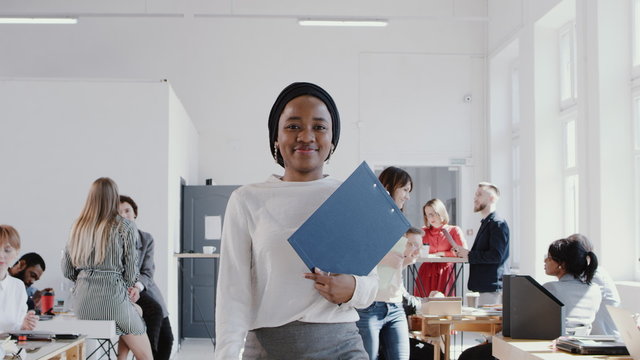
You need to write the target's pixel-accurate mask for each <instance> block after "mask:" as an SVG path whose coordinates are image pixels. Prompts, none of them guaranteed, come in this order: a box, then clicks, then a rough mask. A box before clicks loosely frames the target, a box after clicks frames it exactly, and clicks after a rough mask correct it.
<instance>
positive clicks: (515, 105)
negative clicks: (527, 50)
mask: <svg viewBox="0 0 640 360" xmlns="http://www.w3.org/2000/svg"><path fill="white" fill-rule="evenodd" d="M639 1H640V0H639ZM511 126H512V131H514V132H516V131H518V129H519V127H520V72H519V70H518V64H517V63H513V64H512V65H511Z"/></svg>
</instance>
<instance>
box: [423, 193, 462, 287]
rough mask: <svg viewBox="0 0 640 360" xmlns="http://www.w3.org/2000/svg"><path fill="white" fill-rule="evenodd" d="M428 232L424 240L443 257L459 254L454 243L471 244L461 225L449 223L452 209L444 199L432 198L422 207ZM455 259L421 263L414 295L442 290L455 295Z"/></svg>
mask: <svg viewBox="0 0 640 360" xmlns="http://www.w3.org/2000/svg"><path fill="white" fill-rule="evenodd" d="M422 211H423V215H424V225H425V227H424V232H425V235H424V237H423V238H422V243H423V244H425V245H429V253H430V254H433V255H435V256H441V257H456V254H455V253H454V252H453V249H452V248H453V246H452V244H451V242H452V241H454V242H455V243H456V244H458V246H461V247H463V248H466V247H467V242H466V241H465V239H464V236H463V235H462V230H460V228H459V227H457V226H453V225H449V213H447V208H446V207H445V206H444V204H443V203H442V201H441V200H439V199H431V200H429V201H427V203H426V204H425V205H424V207H423V208H422ZM453 271H454V268H453V263H440V262H438V263H433V262H425V263H422V265H420V269H419V270H418V278H417V279H416V286H415V288H414V289H415V290H414V295H416V296H429V294H430V293H431V292H432V291H439V292H441V293H443V294H445V295H447V296H452V295H455V291H456V290H455V288H454V285H455V284H454V280H453V278H454V276H453Z"/></svg>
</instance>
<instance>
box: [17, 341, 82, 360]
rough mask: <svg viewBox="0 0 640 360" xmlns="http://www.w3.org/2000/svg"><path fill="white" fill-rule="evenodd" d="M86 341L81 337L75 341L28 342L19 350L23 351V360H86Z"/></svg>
mask: <svg viewBox="0 0 640 360" xmlns="http://www.w3.org/2000/svg"><path fill="white" fill-rule="evenodd" d="M84 340H85V337H84V336H81V337H79V338H77V339H75V340H54V341H27V342H24V343H19V344H18V348H21V349H22V352H21V353H20V355H22V358H23V359H25V358H26V359H28V360H49V359H51V360H60V359H66V360H84ZM25 353H26V356H25V355H24V354H25ZM5 358H6V357H5Z"/></svg>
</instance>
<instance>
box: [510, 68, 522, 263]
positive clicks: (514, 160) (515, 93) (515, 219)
mask: <svg viewBox="0 0 640 360" xmlns="http://www.w3.org/2000/svg"><path fill="white" fill-rule="evenodd" d="M509 82H510V85H511V92H510V94H511V99H510V100H511V184H512V194H511V195H512V199H513V200H512V201H513V203H512V224H511V227H510V229H511V239H517V240H516V241H511V242H510V244H509V246H510V247H511V251H510V261H511V271H512V272H513V273H515V274H517V273H518V272H519V270H520V242H519V241H520V239H522V236H521V233H520V228H521V224H522V222H521V220H520V206H521V200H520V188H521V186H520V177H521V175H520V174H521V172H520V72H519V69H518V62H517V60H516V61H514V62H513V63H512V64H511V69H510V79H509Z"/></svg>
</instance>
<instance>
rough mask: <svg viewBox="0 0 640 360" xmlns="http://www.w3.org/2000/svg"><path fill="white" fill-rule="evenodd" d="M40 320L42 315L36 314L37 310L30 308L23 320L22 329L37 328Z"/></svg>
mask: <svg viewBox="0 0 640 360" xmlns="http://www.w3.org/2000/svg"><path fill="white" fill-rule="evenodd" d="M38 320H40V317H39V316H38V315H36V312H35V311H33V310H29V311H28V312H27V315H25V316H24V320H22V326H20V330H33V329H35V328H36V325H37V324H38Z"/></svg>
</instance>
